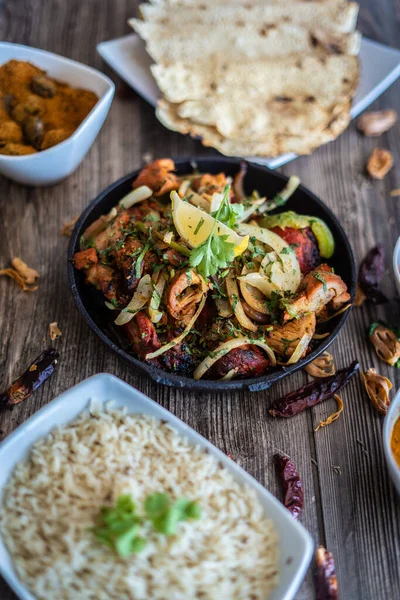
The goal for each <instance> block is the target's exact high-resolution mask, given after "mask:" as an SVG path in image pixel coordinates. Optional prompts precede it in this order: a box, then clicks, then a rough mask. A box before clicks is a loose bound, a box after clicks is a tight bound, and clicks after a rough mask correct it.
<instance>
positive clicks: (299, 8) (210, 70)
mask: <svg viewBox="0 0 400 600" xmlns="http://www.w3.org/2000/svg"><path fill="white" fill-rule="evenodd" d="M140 9H141V13H142V16H143V19H144V20H143V21H142V20H137V19H131V21H130V24H131V25H132V27H133V28H134V29H135V30H136V31H137V33H138V34H139V35H140V36H141V37H142V38H143V39H144V40H145V41H146V47H147V51H148V53H149V54H150V55H151V56H152V57H153V59H154V60H155V61H156V64H155V65H152V67H151V69H152V73H153V75H154V77H155V79H156V81H157V84H158V86H159V88H160V90H161V92H162V94H163V96H164V99H163V100H162V101H160V103H159V106H158V108H157V116H158V118H159V119H160V121H161V122H162V123H163V124H164V125H165V126H166V127H168V128H170V129H173V130H175V131H180V132H181V133H189V134H191V135H192V136H193V137H200V138H201V139H202V141H203V144H204V145H206V146H213V147H214V148H217V149H218V150H219V151H220V152H222V153H223V154H227V155H236V156H269V157H273V156H278V155H279V154H282V153H286V152H296V153H298V154H308V153H310V152H311V151H312V150H313V149H315V148H317V147H318V146H320V145H321V144H325V143H327V142H329V141H331V140H333V139H335V138H336V137H337V136H338V135H339V134H340V133H341V132H342V131H343V130H344V129H345V128H346V127H347V125H348V123H349V121H350V107H351V101H352V99H353V97H354V94H355V91H356V88H357V84H358V78H359V65H358V59H357V54H358V52H359V47H360V35H359V33H358V32H354V28H355V23H356V19H357V13H358V6H357V4H355V3H354V2H346V1H345V0H285V1H283V0H264V1H261V0H228V2H226V0H152V3H151V4H144V5H141V7H140Z"/></svg>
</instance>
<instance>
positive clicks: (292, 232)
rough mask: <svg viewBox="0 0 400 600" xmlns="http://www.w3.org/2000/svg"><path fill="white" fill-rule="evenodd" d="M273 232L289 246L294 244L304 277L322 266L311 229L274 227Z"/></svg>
mask: <svg viewBox="0 0 400 600" xmlns="http://www.w3.org/2000/svg"><path fill="white" fill-rule="evenodd" d="M271 231H273V232H274V233H276V234H278V235H279V236H280V237H281V238H283V239H284V240H285V242H287V243H288V244H291V245H292V244H293V247H294V251H295V252H296V256H297V259H298V261H299V265H300V270H301V272H302V273H303V275H306V274H307V273H309V272H310V271H312V270H313V269H315V268H316V267H317V266H318V265H319V264H320V262H321V257H320V254H319V249H318V242H317V239H316V237H315V235H314V234H313V232H312V231H311V227H305V228H304V229H294V228H293V227H285V228H284V229H282V228H281V227H273V228H272V229H271Z"/></svg>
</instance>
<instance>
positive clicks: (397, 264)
mask: <svg viewBox="0 0 400 600" xmlns="http://www.w3.org/2000/svg"><path fill="white" fill-rule="evenodd" d="M393 273H394V280H395V282H396V287H397V291H398V292H399V294H400V237H399V239H398V240H397V244H396V245H395V247H394V251H393Z"/></svg>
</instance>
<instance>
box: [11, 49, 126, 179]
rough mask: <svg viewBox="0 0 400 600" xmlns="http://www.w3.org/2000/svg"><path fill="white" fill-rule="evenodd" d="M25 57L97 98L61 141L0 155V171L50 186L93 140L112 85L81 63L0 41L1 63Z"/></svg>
mask: <svg viewBox="0 0 400 600" xmlns="http://www.w3.org/2000/svg"><path fill="white" fill-rule="evenodd" d="M13 58H14V59H16V60H24V61H29V62H31V63H33V64H34V65H35V66H37V67H39V68H40V69H43V70H45V71H47V73H48V74H49V75H50V77H54V78H55V79H59V80H60V81H63V82H65V83H68V84H69V85H71V86H72V87H81V88H85V89H88V90H90V91H92V92H94V93H95V94H96V95H97V96H98V98H99V100H98V102H97V103H96V105H95V106H94V107H93V108H92V110H91V111H90V113H89V114H88V116H87V117H86V119H84V120H83V121H82V123H81V124H80V125H79V127H78V128H77V129H76V130H75V131H74V133H73V134H72V135H71V136H70V137H69V138H68V139H66V140H65V141H64V142H61V143H60V144H57V145H56V146H53V147H52V148H49V149H48V150H43V151H42V152H37V153H36V154H28V155H26V156H6V155H4V154H0V174H2V175H4V176H5V177H9V178H10V179H13V180H14V181H17V182H18V183H24V184H26V185H34V186H40V185H53V184H55V183H58V182H59V181H61V180H62V179H65V178H66V177H68V175H70V174H71V173H72V172H73V171H75V169H76V168H77V166H78V165H79V164H80V162H81V161H82V160H83V158H84V157H85V155H86V153H87V152H88V150H89V148H90V147H91V145H92V144H93V142H94V140H95V139H96V136H97V134H98V133H99V131H100V129H101V126H102V125H103V123H104V121H105V118H106V116H107V114H108V111H109V109H110V106H111V102H112V99H113V96H114V90H115V86H114V84H113V82H112V81H111V79H109V78H108V77H106V76H105V75H103V74H102V73H100V72H99V71H96V69H92V68H91V67H87V66H86V65H83V64H81V63H78V62H76V61H74V60H70V59H69V58H64V57H63V56H58V55H57V54H53V53H52V52H45V51H44V50H39V49H37V48H30V47H29V46H21V45H19V44H11V43H8V42H0V65H2V64H4V63H6V62H8V61H9V60H11V59H13Z"/></svg>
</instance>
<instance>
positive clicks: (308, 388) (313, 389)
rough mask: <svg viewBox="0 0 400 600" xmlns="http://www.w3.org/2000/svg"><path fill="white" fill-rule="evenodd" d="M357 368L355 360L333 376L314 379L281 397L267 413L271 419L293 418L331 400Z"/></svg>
mask: <svg viewBox="0 0 400 600" xmlns="http://www.w3.org/2000/svg"><path fill="white" fill-rule="evenodd" d="M358 367H359V364H358V362H357V361H356V360H355V361H353V362H352V363H351V365H350V366H349V367H347V368H345V369H340V370H339V371H336V373H335V375H331V376H330V377H324V378H323V379H315V380H314V381H312V382H311V383H307V384H306V385H303V387H301V388H299V389H298V390H295V391H294V392H290V394H286V396H282V398H279V399H278V400H275V402H274V403H273V405H272V408H271V409H270V411H269V413H270V415H272V416H273V417H293V416H294V415H298V414H299V413H301V412H303V410H306V409H307V408H310V407H311V406H315V405H316V404H319V403H320V402H323V401H324V400H327V399H328V398H331V396H333V394H336V393H337V392H338V391H339V390H340V389H341V388H342V387H343V386H345V385H346V383H348V382H349V381H350V379H351V378H352V377H353V375H354V373H356V371H357V370H358Z"/></svg>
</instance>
